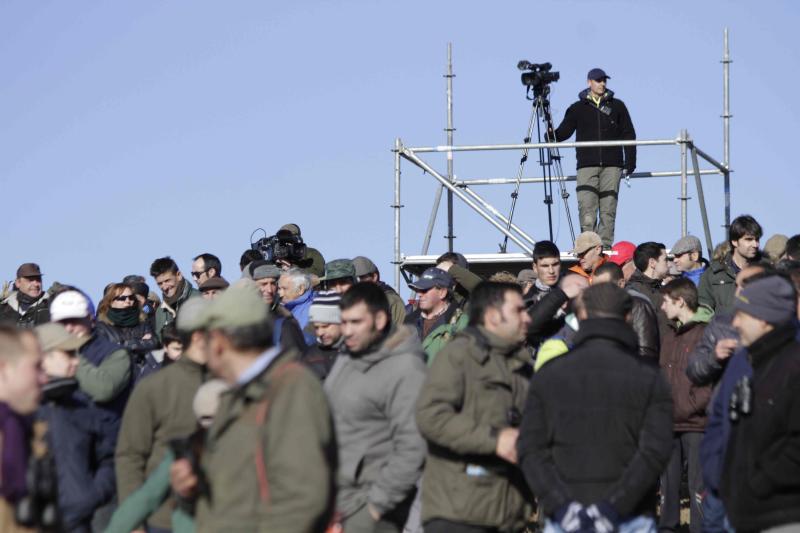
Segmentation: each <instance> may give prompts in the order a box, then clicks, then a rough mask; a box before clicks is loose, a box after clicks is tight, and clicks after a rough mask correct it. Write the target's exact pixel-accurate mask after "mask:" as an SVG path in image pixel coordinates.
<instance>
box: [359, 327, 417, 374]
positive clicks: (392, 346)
mask: <svg viewBox="0 0 800 533" xmlns="http://www.w3.org/2000/svg"><path fill="white" fill-rule="evenodd" d="M407 353H415V354H419V356H420V358H423V351H422V343H421V342H420V340H419V335H417V330H416V329H415V328H413V327H412V326H406V325H403V326H399V327H396V328H395V327H392V329H390V330H389V334H388V335H387V336H386V337H385V338H384V340H383V341H382V342H381V343H380V345H379V346H378V347H377V348H376V349H374V350H370V351H369V352H367V353H365V354H363V355H359V356H352V355H351V356H350V358H351V359H352V360H353V361H354V362H358V363H361V364H362V365H364V367H365V368H369V367H370V366H372V365H374V364H375V363H378V362H380V361H383V360H384V359H387V358H389V357H392V356H394V355H400V354H407Z"/></svg>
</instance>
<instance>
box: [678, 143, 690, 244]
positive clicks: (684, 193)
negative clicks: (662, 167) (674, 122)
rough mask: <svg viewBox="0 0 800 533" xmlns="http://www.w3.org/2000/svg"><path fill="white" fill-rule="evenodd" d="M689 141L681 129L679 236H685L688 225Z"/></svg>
mask: <svg viewBox="0 0 800 533" xmlns="http://www.w3.org/2000/svg"><path fill="white" fill-rule="evenodd" d="M688 142H689V134H688V133H687V132H686V130H681V140H680V145H681V196H680V201H681V237H686V233H687V228H688V226H689V220H688V217H689V215H688V213H689V211H688V202H689V191H688V181H689V180H688V176H687V166H688V165H687V161H686V144H687V143H688Z"/></svg>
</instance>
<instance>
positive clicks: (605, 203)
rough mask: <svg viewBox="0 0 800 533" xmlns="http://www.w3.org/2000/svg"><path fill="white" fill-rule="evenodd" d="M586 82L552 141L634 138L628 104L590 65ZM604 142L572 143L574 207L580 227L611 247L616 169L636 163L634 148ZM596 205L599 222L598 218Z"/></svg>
mask: <svg viewBox="0 0 800 533" xmlns="http://www.w3.org/2000/svg"><path fill="white" fill-rule="evenodd" d="M587 78H588V81H587V83H588V85H589V87H588V88H587V89H584V90H583V91H581V92H580V94H579V95H578V101H577V102H575V103H574V104H572V105H571V106H570V107H569V109H567V112H566V114H565V115H564V120H563V121H561V124H560V125H559V126H558V128H556V130H555V135H554V136H555V139H556V141H558V142H561V141H565V140H567V139H569V138H570V137H571V136H572V134H573V133H574V132H576V131H577V134H576V136H575V140H576V141H578V142H582V141H622V140H624V141H629V140H635V139H636V131H635V130H634V129H633V123H632V122H631V117H630V115H629V114H628V108H626V107H625V104H624V103H622V100H618V99H616V98H614V91H611V90H608V89H606V80H608V79H609V76H608V75H607V74H606V73H605V72H603V70H602V69H599V68H593V69H592V70H590V71H589V74H588V75H587ZM624 152H625V157H624V158H623V155H622V154H623V149H622V148H621V147H619V146H608V147H603V148H578V149H577V156H578V187H577V192H578V211H579V214H580V222H581V231H582V232H583V231H596V232H597V233H599V234H600V236H601V237H602V239H603V245H604V246H606V247H608V248H611V245H612V243H613V242H614V222H615V219H616V216H617V197H618V194H619V182H620V177H621V174H622V172H623V169H624V172H625V174H626V175H628V174H632V173H633V171H634V169H635V168H636V147H635V146H626V147H625V149H624ZM598 209H599V212H600V213H599V214H600V216H599V221H598Z"/></svg>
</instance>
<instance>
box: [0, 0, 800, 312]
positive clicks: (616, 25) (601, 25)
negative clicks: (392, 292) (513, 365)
mask: <svg viewBox="0 0 800 533" xmlns="http://www.w3.org/2000/svg"><path fill="white" fill-rule="evenodd" d="M798 15H800V4H798V3H797V2H789V1H786V2H771V1H764V2H759V3H753V2H729V1H707V2H696V1H691V2H690V1H671V2H647V1H640V2H634V1H616V2H614V1H589V0H579V1H578V0H573V1H569V0H559V1H535V2H534V1H528V2H522V1H519V2H493V3H487V2H468V1H463V0H462V1H458V2H456V1H442V2H417V1H406V2H389V1H371V2H366V1H362V2H356V1H338V2H331V1H327V2H325V1H305V2H265V1H233V2H211V1H200V0H193V1H177V0H176V1H165V0H158V1H156V0H136V1H123V2H95V1H84V0H71V1H69V2H55V1H37V2H32V1H29V0H5V1H3V2H2V3H0V35H2V38H0V146H1V147H2V148H0V184H1V185H2V189H1V190H2V196H3V210H2V212H3V224H2V230H0V232H1V233H0V234H1V235H2V239H0V242H1V243H2V250H3V254H2V264H0V268H1V270H2V277H3V278H4V279H11V278H13V277H14V272H15V269H16V267H17V266H18V265H19V264H20V263H22V262H25V261H35V262H38V263H39V264H40V265H41V267H42V270H43V272H44V275H45V284H46V285H49V284H50V283H51V282H53V281H56V280H58V281H60V282H62V283H71V284H75V285H78V286H80V287H83V288H84V289H85V290H87V291H88V292H89V293H90V294H91V295H92V296H93V297H94V298H95V299H96V298H97V297H98V296H99V295H100V292H101V290H102V287H103V286H104V285H105V284H106V283H108V282H111V281H117V280H119V279H120V278H122V276H124V275H125V274H130V273H139V274H144V275H147V272H148V269H149V265H150V262H151V261H152V260H153V259H154V258H156V257H160V256H163V255H171V256H172V257H174V258H175V259H176V260H177V261H178V264H179V265H180V267H181V269H182V270H183V272H184V274H186V275H187V276H188V273H189V270H190V264H191V258H192V257H193V256H195V255H197V254H199V253H201V252H211V253H215V254H217V255H218V256H220V258H221V259H222V261H223V265H224V268H223V274H224V275H225V276H226V277H228V278H229V279H231V278H234V279H235V278H236V277H238V268H237V267H238V259H239V256H240V254H241V253H242V251H243V250H244V249H246V248H247V247H248V246H249V236H250V234H251V232H252V231H253V230H254V229H255V228H257V227H264V228H266V229H267V230H268V231H269V232H270V233H272V232H274V230H276V229H277V228H278V227H279V226H281V225H282V224H284V223H286V222H296V223H298V224H299V225H300V226H301V228H302V230H303V235H304V237H305V238H306V241H307V242H308V243H310V244H311V245H312V246H315V247H316V248H318V249H320V250H321V251H322V252H323V254H324V255H325V257H326V258H327V259H329V260H330V259H335V258H339V257H353V256H355V255H367V256H369V257H371V258H372V259H373V260H374V261H375V262H376V263H377V264H378V265H379V267H380V268H381V271H382V273H383V276H384V278H385V279H386V280H387V281H392V278H393V277H392V269H391V264H390V262H391V260H392V250H393V249H392V246H393V245H392V236H393V222H392V220H393V218H392V217H393V215H392V210H391V209H390V207H389V205H390V204H391V203H392V195H393V157H392V154H391V152H390V149H391V148H392V146H393V143H394V138H395V137H401V138H402V139H403V141H404V142H405V143H406V144H407V145H409V146H415V145H416V146H420V145H438V144H444V139H445V133H444V131H443V128H444V127H445V118H446V115H445V92H444V89H445V80H444V78H443V77H442V74H443V73H444V69H445V64H446V46H447V42H452V43H453V47H454V63H455V73H456V76H457V77H456V78H455V98H454V101H455V126H456V128H457V131H456V133H455V139H456V144H489V143H512V142H519V141H521V139H522V137H523V135H524V131H525V128H526V126H527V120H528V115H529V109H530V108H529V103H528V102H527V101H526V100H525V98H524V90H523V87H522V85H521V84H520V82H519V72H518V71H517V70H516V68H515V66H516V63H517V61H518V60H520V59H529V60H531V61H533V62H544V61H550V62H552V63H553V65H554V69H555V70H558V71H560V72H561V80H560V81H559V82H558V83H556V84H554V85H553V94H552V104H553V111H554V115H555V118H556V120H557V121H560V119H561V117H562V116H563V113H564V111H565V110H566V108H567V107H568V106H569V105H570V103H572V102H573V101H574V100H575V99H576V96H577V93H578V91H579V90H581V89H582V88H583V87H584V86H585V83H586V81H585V79H586V72H587V71H588V70H589V69H590V68H592V67H595V66H599V67H602V68H604V69H605V70H606V72H608V74H609V75H610V76H611V78H612V79H611V80H610V82H609V88H611V89H613V90H614V91H615V92H616V94H617V96H618V97H619V98H621V99H622V100H623V101H625V103H626V104H627V106H628V108H629V109H630V112H631V115H632V117H633V120H634V124H635V126H636V130H637V134H638V137H639V138H641V139H655V138H672V137H676V136H677V135H678V132H679V131H680V130H681V129H682V128H686V129H688V130H689V133H690V135H691V136H692V137H693V138H694V139H695V140H696V142H697V144H698V146H700V147H701V148H702V149H704V150H706V151H707V152H709V153H711V154H712V155H714V156H716V157H718V158H720V159H721V158H722V121H721V119H720V118H719V116H720V114H721V112H722V75H721V73H722V66H721V64H720V62H719V61H720V59H721V56H722V32H723V28H724V27H726V26H727V27H729V28H730V39H731V53H732V57H733V60H734V63H733V65H732V68H731V73H732V90H731V105H732V112H733V115H734V118H733V121H732V148H731V154H732V155H731V165H732V168H733V169H734V171H735V173H734V175H733V178H732V191H733V197H732V212H733V214H734V216H735V215H736V214H740V213H744V212H747V213H751V214H752V215H754V216H755V217H756V218H757V219H758V220H759V221H761V223H762V225H763V226H764V229H765V232H766V234H767V236H769V235H771V234H773V233H776V232H780V233H785V234H789V235H791V234H794V233H796V232H797V231H798V230H799V229H800V228H798V224H797V220H798V218H797V213H796V205H797V202H798V192H800V186H798V181H797V179H798V178H797V177H796V176H794V172H795V170H793V169H794V168H795V165H796V155H797V151H798V150H797V147H796V128H797V124H798V122H799V121H798V114H799V113H800V111H799V110H800V107H798V105H797V97H796V93H797V87H798V85H799V84H800V72H798V65H800V57H798V56H800V48H798V47H797V45H796V33H797V27H798V23H799V22H800V16H798ZM564 153H565V158H564V167H565V170H568V171H569V172H570V173H572V172H573V171H574V161H575V160H574V154H573V152H572V150H565V151H564ZM426 159H427V160H428V161H430V162H431V163H432V164H433V165H434V166H435V167H436V168H438V169H441V170H444V169H445V168H446V164H445V159H444V158H443V157H442V156H441V155H435V156H428V157H426ZM518 160H519V154H518V153H512V152H503V153H491V154H478V155H473V154H456V159H455V172H456V175H457V176H458V177H459V178H477V177H510V176H513V175H514V174H515V172H516V168H517V163H518ZM679 164H680V162H679V157H678V149H677V148H674V147H668V148H666V147H662V148H650V149H640V152H639V165H638V168H639V170H677V169H679ZM404 169H405V172H404V175H403V179H404V184H403V204H404V205H405V206H406V207H405V208H404V209H403V219H404V226H403V251H404V252H405V253H407V254H417V253H419V251H420V247H421V244H422V238H423V230H424V227H425V225H426V223H427V219H428V215H429V213H430V209H431V203H432V199H433V192H434V191H435V184H434V182H433V180H432V179H431V178H430V177H429V176H425V175H423V174H422V173H421V172H420V171H418V170H416V169H414V168H412V167H411V166H410V165H408V164H404ZM536 172H537V169H536V168H535V167H534V166H532V165H529V167H528V171H527V173H526V175H536ZM704 183H705V192H706V196H707V202H708V206H709V214H710V217H711V224H712V232H713V237H714V240H715V241H720V240H722V239H723V238H724V236H723V232H722V229H721V225H722V222H723V219H722V212H723V211H722V180H721V178H719V177H707V178H705V181H704ZM571 190H572V191H573V195H572V197H571V202H572V213H573V219H574V220H575V221H576V222H577V205H576V203H575V195H574V184H573V185H572V186H571ZM478 192H479V193H481V194H483V195H485V196H486V197H487V198H489V199H490V200H491V201H493V202H494V203H495V205H497V207H498V208H499V209H501V210H502V211H506V210H507V209H508V206H509V203H510V198H509V193H510V192H511V189H510V188H509V187H504V188H495V189H489V188H482V189H479V190H478ZM679 192H680V187H679V181H678V180H677V179H673V178H670V179H661V180H649V181H644V180H639V181H635V182H634V183H633V185H632V188H631V189H627V188H625V187H624V186H623V189H622V194H621V199H620V208H619V215H618V220H617V240H620V239H627V240H632V241H634V242H641V241H644V240H660V241H663V242H665V243H666V244H667V245H668V246H671V245H672V244H673V243H674V241H675V240H676V239H677V238H678V236H679V231H680V218H679V214H680V205H679V202H678V200H677V197H678V196H679ZM689 193H690V196H692V201H691V203H690V215H689V230H690V232H692V233H694V234H697V235H702V225H701V222H700V217H699V214H698V210H697V202H696V193H695V190H694V185H693V184H691V183H690V188H689ZM556 213H557V214H558V211H556ZM443 215H444V211H442V216H440V217H439V221H440V223H439V224H438V226H437V228H436V231H435V232H434V240H433V242H432V245H431V253H438V252H441V251H443V250H444V249H445V247H446V242H445V241H444V239H443V238H442V236H443V235H444V234H445V233H446V229H445V226H444V223H443V221H444V216H443ZM455 216H456V235H457V236H458V239H457V241H456V243H457V248H458V250H460V251H464V252H492V251H496V250H497V243H498V242H499V241H500V237H499V234H497V233H496V232H495V231H494V230H493V229H492V228H490V227H489V226H488V225H487V224H486V223H484V222H483V221H482V220H480V219H479V218H478V217H477V216H476V215H474V214H473V213H471V212H469V211H468V209H467V208H466V207H464V206H461V205H459V206H457V209H456V212H455ZM515 221H516V222H517V223H518V224H520V225H522V226H523V227H525V228H526V229H528V230H529V231H530V233H532V234H533V236H534V237H536V238H546V236H547V230H546V216H545V212H544V210H543V204H542V193H541V188H540V186H527V187H523V189H522V192H521V195H520V202H519V205H518V210H517V215H516V217H515ZM556 225H557V228H558V230H559V231H558V238H557V242H558V244H559V245H560V246H561V247H562V248H563V249H568V248H569V244H570V243H569V242H568V241H569V239H568V232H567V230H566V225H565V219H564V217H563V213H562V216H559V217H557V224H556ZM510 249H512V250H515V248H513V247H512V248H510ZM148 281H149V282H150V284H151V287H154V286H155V283H154V282H153V281H152V280H148ZM404 293H407V291H405V292H404Z"/></svg>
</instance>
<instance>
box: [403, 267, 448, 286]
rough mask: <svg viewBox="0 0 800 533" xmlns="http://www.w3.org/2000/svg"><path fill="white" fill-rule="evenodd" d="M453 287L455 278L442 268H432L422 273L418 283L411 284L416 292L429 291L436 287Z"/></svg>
mask: <svg viewBox="0 0 800 533" xmlns="http://www.w3.org/2000/svg"><path fill="white" fill-rule="evenodd" d="M452 286H453V278H452V277H451V276H450V274H448V273H447V272H445V271H444V270H442V269H441V268H436V267H431V268H429V269H427V270H425V272H423V273H422V276H420V277H419V279H418V280H417V281H415V282H414V283H411V284H409V287H411V288H412V289H414V290H415V291H427V290H428V289H432V288H434V287H439V288H442V289H449V288H451V287H452Z"/></svg>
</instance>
